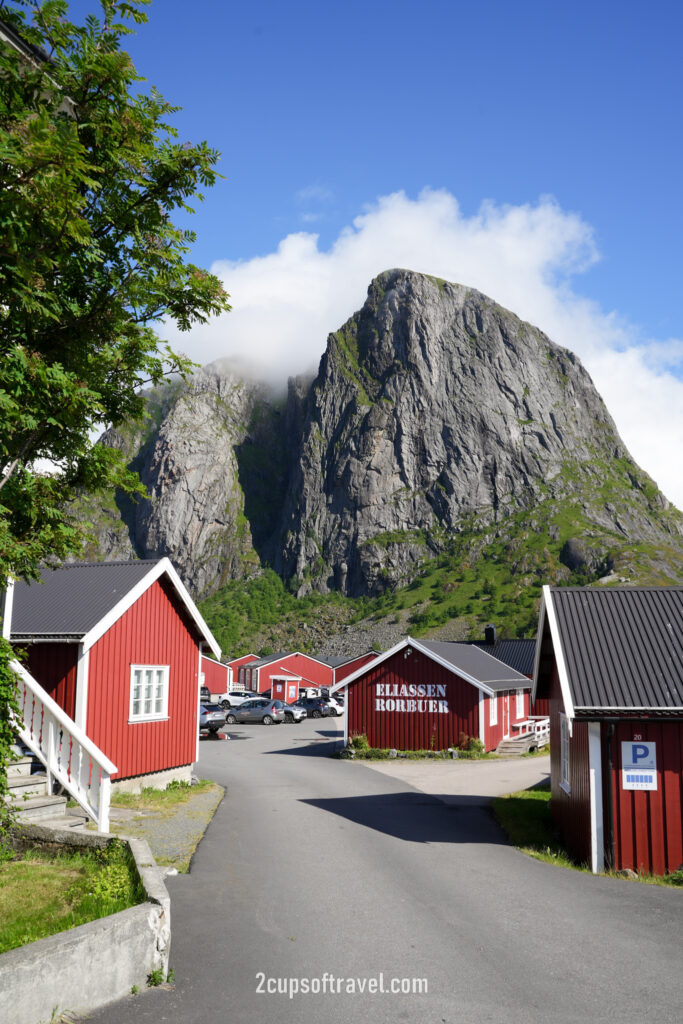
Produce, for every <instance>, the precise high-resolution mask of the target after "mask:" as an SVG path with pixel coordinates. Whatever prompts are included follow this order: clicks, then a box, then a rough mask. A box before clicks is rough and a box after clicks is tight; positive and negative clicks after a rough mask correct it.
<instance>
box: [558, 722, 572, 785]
mask: <svg viewBox="0 0 683 1024" xmlns="http://www.w3.org/2000/svg"><path fill="white" fill-rule="evenodd" d="M565 723H566V725H567V738H566V741H565V742H563V738H564V728H563V726H564V725H565ZM571 725H572V721H571V718H569V716H568V715H565V713H564V712H563V711H560V789H561V790H562V792H563V793H566V794H567V795H568V796H569V795H571V791H572V747H571V743H570V740H571V738H572V729H571ZM565 754H566V755H567V774H566V778H565V772H564V755H565Z"/></svg>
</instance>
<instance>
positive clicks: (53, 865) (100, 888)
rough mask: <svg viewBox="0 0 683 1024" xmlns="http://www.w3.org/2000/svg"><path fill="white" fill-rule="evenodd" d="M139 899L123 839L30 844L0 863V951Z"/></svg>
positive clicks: (139, 888) (139, 890) (136, 879)
mask: <svg viewBox="0 0 683 1024" xmlns="http://www.w3.org/2000/svg"><path fill="white" fill-rule="evenodd" d="M144 899H145V894H144V890H143V887H142V883H141V882H140V879H139V877H138V875H137V871H136V870H135V867H134V862H133V861H132V858H131V856H130V853H129V851H128V849H127V847H126V846H124V844H123V843H120V842H117V841H114V842H112V843H110V844H109V845H108V846H107V847H105V848H103V849H95V850H90V849H86V850H75V851H74V850H69V851H68V852H63V853H60V854H55V853H53V852H52V851H44V850H30V851H28V852H26V853H24V854H22V855H21V856H20V857H18V858H16V859H15V860H12V861H7V862H5V863H2V864H0V953H5V952H7V951H8V950H10V949H16V948H17V947H18V946H23V945H25V944H26V943H28V942H35V941H36V940H37V939H42V938H45V937H46V936H48V935H55V934H56V933H57V932H62V931H67V930H68V929H70V928H75V927H77V926H78V925H80V924H85V923H86V922H88V921H95V920H97V919H98V918H100V917H106V916H107V915H108V914H115V913H117V912H118V911H120V910H125V909H126V908H127V907H133V906H135V905H136V904H138V903H142V902H143V900H144Z"/></svg>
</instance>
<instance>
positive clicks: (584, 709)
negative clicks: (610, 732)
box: [574, 704, 683, 716]
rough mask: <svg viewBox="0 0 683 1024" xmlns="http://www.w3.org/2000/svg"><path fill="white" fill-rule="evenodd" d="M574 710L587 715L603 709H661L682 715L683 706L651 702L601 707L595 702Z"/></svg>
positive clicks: (606, 710)
mask: <svg viewBox="0 0 683 1024" xmlns="http://www.w3.org/2000/svg"><path fill="white" fill-rule="evenodd" d="M574 711H575V712H577V711H580V712H581V713H582V715H586V716H587V715H590V714H592V713H593V712H595V713H596V714H598V713H599V712H601V711H604V712H608V711H623V712H624V714H627V715H630V714H633V712H634V711H642V712H643V713H645V712H648V711H659V712H660V713H667V712H668V713H669V714H670V715H680V714H681V713H683V707H669V706H667V707H664V708H660V707H653V705H651V704H648V705H647V707H643V706H641V705H638V706H636V705H635V704H627V705H626V706H625V707H623V706H621V705H619V706H617V705H614V706H609V705H601V706H600V707H598V706H597V705H594V704H590V705H583V704H582V705H581V707H578V706H577V707H575V708H574Z"/></svg>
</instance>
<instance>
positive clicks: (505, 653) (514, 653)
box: [471, 639, 536, 677]
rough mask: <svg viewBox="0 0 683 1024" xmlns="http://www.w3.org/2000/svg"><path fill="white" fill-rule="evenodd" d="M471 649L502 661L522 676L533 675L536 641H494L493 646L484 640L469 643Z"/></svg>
mask: <svg viewBox="0 0 683 1024" xmlns="http://www.w3.org/2000/svg"><path fill="white" fill-rule="evenodd" d="M471 645H472V646H473V647H478V648H479V649H480V650H481V651H485V652H486V653H487V654H490V655H492V656H493V657H494V658H497V659H498V661H502V662H503V664H504V665H509V666H510V668H514V669H515V670H516V671H517V672H521V673H522V675H524V676H529V677H531V676H532V675H533V674H534V658H535V657H536V640H535V639H532V640H527V639H521V640H496V642H495V644H487V643H486V641H485V640H473V641H471Z"/></svg>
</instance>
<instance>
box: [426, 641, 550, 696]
mask: <svg viewBox="0 0 683 1024" xmlns="http://www.w3.org/2000/svg"><path fill="white" fill-rule="evenodd" d="M419 645H420V646H421V647H424V648H425V649H426V650H428V651H431V652H432V653H433V654H435V655H436V656H437V657H438V658H441V659H442V661H445V662H448V664H449V665H452V666H453V668H454V669H455V670H456V671H462V672H465V673H466V674H467V675H469V676H471V677H472V678H473V679H476V680H477V681H478V682H480V683H484V684H485V685H486V686H488V687H490V689H492V690H509V689H513V688H515V687H521V686H527V687H528V686H530V685H531V680H529V679H527V677H526V676H524V675H522V673H521V672H517V671H516V670H515V669H513V668H510V667H509V666H508V665H505V664H504V663H503V662H502V661H499V660H498V658H495V657H493V656H492V655H491V654H487V653H486V652H485V651H482V650H481V648H479V647H477V646H476V645H475V644H458V643H453V642H449V641H445V640H443V641H439V640H420V641H419Z"/></svg>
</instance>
